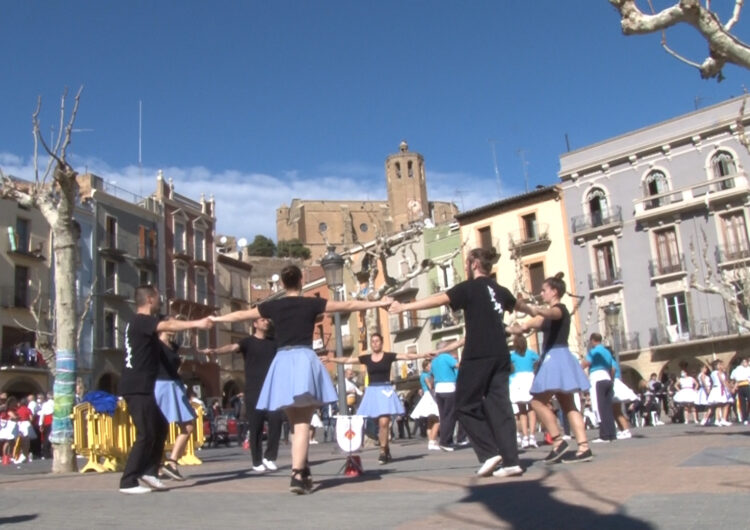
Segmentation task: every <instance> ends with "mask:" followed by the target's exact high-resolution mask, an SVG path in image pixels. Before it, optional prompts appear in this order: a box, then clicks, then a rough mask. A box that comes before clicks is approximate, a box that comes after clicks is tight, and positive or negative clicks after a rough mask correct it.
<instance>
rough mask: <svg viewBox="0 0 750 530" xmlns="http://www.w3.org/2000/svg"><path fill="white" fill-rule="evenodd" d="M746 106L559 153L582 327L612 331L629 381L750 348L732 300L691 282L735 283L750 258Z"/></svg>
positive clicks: (707, 111)
mask: <svg viewBox="0 0 750 530" xmlns="http://www.w3.org/2000/svg"><path fill="white" fill-rule="evenodd" d="M742 106H743V98H736V99H732V100H729V101H726V102H723V103H720V104H718V105H714V106H712V107H707V108H704V109H700V110H698V111H695V112H691V113H689V114H686V115H683V116H679V117H677V118H674V119H671V120H668V121H665V122H662V123H658V124H655V125H651V126H648V127H645V128H643V129H640V130H637V131H633V132H630V133H627V134H624V135H621V136H618V137H615V138H611V139H608V140H605V141H603V142H600V143H598V144H595V145H591V146H588V147H584V148H582V149H579V150H576V151H573V152H570V153H566V154H564V155H562V156H561V157H560V166H561V169H560V174H559V176H560V180H561V184H560V188H561V189H562V193H563V195H564V198H565V204H566V208H567V210H568V216H569V217H568V219H567V220H566V222H567V224H568V226H569V227H570V239H569V241H570V248H571V256H572V259H573V263H574V266H575V269H576V270H577V271H579V274H580V277H581V279H582V282H581V283H582V293H583V294H585V295H586V296H585V300H584V304H583V307H582V313H584V314H587V315H589V316H590V318H589V319H588V324H587V326H586V329H585V332H586V333H591V332H594V331H596V332H600V333H602V334H603V335H605V336H608V337H609V338H610V342H611V343H612V345H613V347H614V348H615V349H616V350H617V353H618V355H619V357H620V360H621V363H622V365H623V367H624V369H625V372H624V373H623V376H624V377H625V378H626V379H629V382H630V383H631V384H635V383H637V381H638V380H640V379H648V378H649V375H650V374H651V373H656V374H661V373H663V372H664V371H667V372H669V373H672V374H678V373H679V366H680V365H681V364H683V363H687V364H688V366H689V368H690V370H691V371H696V370H697V369H698V367H699V366H700V365H702V364H704V363H707V362H710V361H711V360H713V359H722V360H724V361H725V362H727V364H729V363H731V362H732V361H735V360H736V359H737V358H738V357H740V356H743V355H747V354H748V353H750V341H748V340H747V336H746V333H747V330H743V329H739V328H738V326H737V325H736V323H735V322H734V320H733V318H732V315H731V310H730V308H729V307H728V305H727V303H726V302H725V301H724V300H723V299H722V298H721V297H720V296H718V295H714V294H706V293H703V292H700V291H698V290H696V289H694V288H691V282H692V280H693V279H696V280H698V281H700V282H704V281H705V278H706V277H707V275H708V273H709V272H711V273H713V277H714V280H718V279H719V278H721V277H722V275H724V278H725V280H726V281H727V282H729V283H734V285H735V287H737V288H738V291H737V292H738V293H739V292H740V290H741V287H742V281H743V280H742V273H743V272H746V271H747V269H748V265H749V264H750V244H749V243H748V232H747V226H748V206H749V205H750V182H749V181H748V176H747V172H746V168H747V167H748V163H750V154H749V153H748V150H747V148H746V147H745V146H744V145H743V142H744V138H743V134H744V132H743V131H744V129H743V126H746V125H747V123H748V122H750V117H748V116H747V115H742V114H741V108H742ZM740 302H741V304H740V307H741V310H742V311H744V314H745V316H747V308H746V306H745V305H744V300H740Z"/></svg>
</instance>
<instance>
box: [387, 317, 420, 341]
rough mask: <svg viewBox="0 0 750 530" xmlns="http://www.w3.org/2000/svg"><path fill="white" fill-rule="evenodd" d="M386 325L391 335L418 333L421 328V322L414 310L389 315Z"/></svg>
mask: <svg viewBox="0 0 750 530" xmlns="http://www.w3.org/2000/svg"><path fill="white" fill-rule="evenodd" d="M388 327H389V328H390V331H391V334H392V335H398V334H401V333H403V334H410V333H418V332H419V331H420V330H421V329H422V323H421V322H420V321H419V318H417V314H416V311H413V312H404V313H401V314H398V315H390V317H389V318H388Z"/></svg>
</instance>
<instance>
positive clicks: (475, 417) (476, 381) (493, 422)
mask: <svg viewBox="0 0 750 530" xmlns="http://www.w3.org/2000/svg"><path fill="white" fill-rule="evenodd" d="M506 363H507V359H506ZM501 365H502V359H500V358H497V357H489V358H485V359H469V360H467V359H464V360H462V361H461V369H460V370H459V371H458V380H457V381H456V415H457V417H458V421H459V423H460V424H461V425H462V426H463V428H464V430H465V431H466V434H467V435H468V437H469V441H471V446H472V447H473V448H474V452H475V453H476V454H477V457H478V458H479V461H480V462H484V461H485V460H487V459H488V458H491V457H493V456H496V455H500V456H502V457H503V466H517V465H518V447H517V446H516V420H515V417H514V415H513V405H512V404H511V402H510V390H509V387H508V378H509V376H510V373H509V372H508V371H506V370H502V369H501Z"/></svg>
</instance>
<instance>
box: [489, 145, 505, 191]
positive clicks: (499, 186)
mask: <svg viewBox="0 0 750 530" xmlns="http://www.w3.org/2000/svg"><path fill="white" fill-rule="evenodd" d="M488 142H490V148H491V149H492V162H493V164H494V165H495V178H496V179H497V198H498V199H499V198H501V196H502V185H501V183H500V169H499V168H498V167H497V153H496V152H495V142H497V140H493V139H489V140H488Z"/></svg>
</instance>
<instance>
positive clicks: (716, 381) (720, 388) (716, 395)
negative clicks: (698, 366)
mask: <svg viewBox="0 0 750 530" xmlns="http://www.w3.org/2000/svg"><path fill="white" fill-rule="evenodd" d="M731 401H732V396H731V395H730V394H729V392H727V389H726V388H724V385H723V384H721V379H720V376H719V371H718V370H714V371H713V372H711V392H709V393H708V404H709V405H724V404H726V403H730V402H731Z"/></svg>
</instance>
